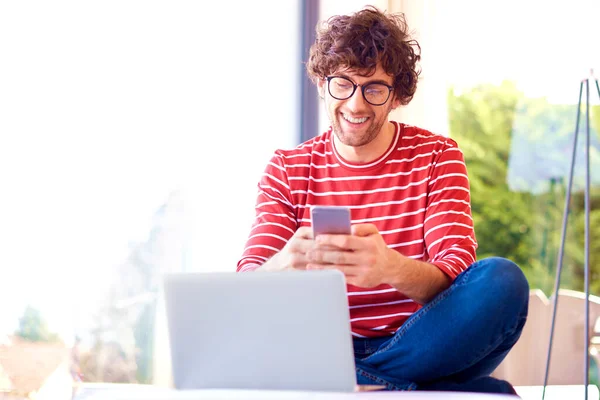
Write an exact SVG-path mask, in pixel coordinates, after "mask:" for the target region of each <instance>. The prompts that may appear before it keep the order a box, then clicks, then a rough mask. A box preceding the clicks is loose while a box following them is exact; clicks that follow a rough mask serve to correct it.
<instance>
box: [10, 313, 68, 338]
mask: <svg viewBox="0 0 600 400" xmlns="http://www.w3.org/2000/svg"><path fill="white" fill-rule="evenodd" d="M15 335H16V336H19V337H21V338H23V339H25V340H28V341H30V342H49V343H56V342H60V337H59V336H58V335H57V334H56V333H53V332H51V331H50V329H49V328H48V324H47V323H46V321H45V320H44V318H43V317H42V314H41V312H40V311H39V310H38V309H37V308H34V307H32V306H30V305H28V306H27V307H25V311H24V312H23V316H22V317H21V318H19V329H18V330H17V331H16V332H15Z"/></svg>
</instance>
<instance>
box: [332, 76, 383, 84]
mask: <svg viewBox="0 0 600 400" xmlns="http://www.w3.org/2000/svg"><path fill="white" fill-rule="evenodd" d="M333 76H340V77H342V78H346V79H348V80H350V81H352V82H354V80H353V79H352V78H350V77H349V76H348V75H346V74H334V75H333ZM371 83H380V84H382V85H385V86H392V85H393V83H392V84H389V83H387V82H386V81H384V80H383V79H374V80H372V81H367V82H365V83H362V84H361V86H362V85H369V84H371ZM354 84H356V82H354Z"/></svg>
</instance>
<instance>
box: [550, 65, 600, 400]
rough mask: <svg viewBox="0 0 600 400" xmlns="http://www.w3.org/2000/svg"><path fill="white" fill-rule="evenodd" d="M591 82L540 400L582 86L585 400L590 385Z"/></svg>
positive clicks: (587, 82) (585, 82) (599, 88)
mask: <svg viewBox="0 0 600 400" xmlns="http://www.w3.org/2000/svg"><path fill="white" fill-rule="evenodd" d="M591 76H592V79H593V80H594V81H595V82H596V89H597V91H598V97H599V98H600V86H598V80H597V79H594V78H593V71H592V72H591ZM590 80H591V79H590V78H586V79H583V80H582V81H581V84H580V85H579V102H578V104H577V122H576V123H575V138H574V139H573V155H572V157H571V169H570V171H569V181H568V184H567V195H566V198H565V211H564V213H563V221H562V233H561V239H560V247H559V250H558V257H557V266H556V281H555V283H554V302H553V306H552V324H551V327H550V342H549V344H548V357H547V359H546V373H545V376H544V388H543V391H542V400H544V396H545V395H546V386H547V384H548V372H549V370H550V368H549V367H550V355H551V353H552V339H553V337H554V325H555V322H556V309H557V306H558V297H559V296H558V291H559V289H560V274H561V272H562V263H563V255H564V250H565V239H566V233H567V221H568V217H569V203H570V202H571V187H572V186H573V170H574V169H575V156H576V152H577V137H578V133H579V117H580V116H581V98H582V94H583V88H584V86H585V100H586V101H585V124H586V125H585V127H586V137H585V192H584V196H585V201H584V207H585V244H584V251H585V254H584V256H585V258H584V286H585V299H586V301H585V328H584V331H585V332H584V334H585V338H584V342H583V343H585V350H584V351H585V356H584V360H585V368H584V374H585V376H584V380H583V383H584V393H585V399H586V400H587V398H588V384H589V368H590V359H589V357H590V352H589V343H590V337H589V336H590V329H589V327H590V265H589V260H590Z"/></svg>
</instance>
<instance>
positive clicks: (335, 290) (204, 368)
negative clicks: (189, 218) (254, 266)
mask: <svg viewBox="0 0 600 400" xmlns="http://www.w3.org/2000/svg"><path fill="white" fill-rule="evenodd" d="M163 285H164V295H165V298H164V299H165V307H166V316H167V324H168V333H169V344H170V352H171V362H172V369H173V384H174V387H175V388H176V389H178V390H197V389H263V390H302V391H307V390H308V391H336V392H354V391H357V390H358V391H361V390H376V389H380V388H383V387H379V386H372V385H365V386H362V385H361V386H357V384H356V372H355V365H354V351H353V345H352V336H351V331H350V315H349V309H348V298H347V294H346V283H345V279H344V276H343V274H342V273H340V272H339V271H335V270H329V271H284V272H247V273H234V272H224V273H179V274H169V275H165V276H164V282H163Z"/></svg>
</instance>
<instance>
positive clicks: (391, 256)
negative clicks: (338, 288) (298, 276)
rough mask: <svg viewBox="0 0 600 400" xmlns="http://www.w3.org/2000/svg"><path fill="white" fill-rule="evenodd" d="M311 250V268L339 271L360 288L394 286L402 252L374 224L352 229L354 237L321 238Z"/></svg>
mask: <svg viewBox="0 0 600 400" xmlns="http://www.w3.org/2000/svg"><path fill="white" fill-rule="evenodd" d="M315 242H316V245H315V247H314V249H309V250H308V254H307V256H308V260H309V264H308V266H307V269H337V270H340V271H341V272H343V273H344V275H345V276H346V282H347V283H349V284H351V285H354V286H360V287H366V288H369V287H375V286H378V285H380V284H382V283H388V284H389V283H391V281H392V280H393V279H392V277H393V275H394V273H397V271H398V265H397V262H398V260H397V258H398V256H400V254H399V253H397V252H396V251H394V250H392V249H390V248H389V247H388V246H387V244H386V243H385V241H384V240H383V237H382V236H381V234H380V233H379V231H378V230H377V227H375V225H373V224H358V225H353V226H352V235H319V236H317V238H316V239H315Z"/></svg>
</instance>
